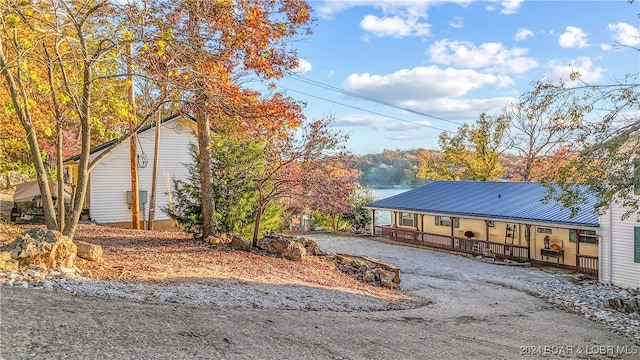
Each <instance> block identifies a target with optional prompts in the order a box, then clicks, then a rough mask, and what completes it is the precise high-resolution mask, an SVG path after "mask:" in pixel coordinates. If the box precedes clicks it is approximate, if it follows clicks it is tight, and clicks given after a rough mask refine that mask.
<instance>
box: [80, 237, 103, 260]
mask: <svg viewBox="0 0 640 360" xmlns="http://www.w3.org/2000/svg"><path fill="white" fill-rule="evenodd" d="M75 244H76V246H77V249H78V257H80V258H82V259H85V260H89V261H102V246H100V245H95V244H89V243H86V242H84V241H76V242H75Z"/></svg>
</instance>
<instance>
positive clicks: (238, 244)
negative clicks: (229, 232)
mask: <svg viewBox="0 0 640 360" xmlns="http://www.w3.org/2000/svg"><path fill="white" fill-rule="evenodd" d="M231 248H232V249H234V250H241V251H251V240H249V239H247V238H245V237H244V236H240V235H233V237H232V238H231Z"/></svg>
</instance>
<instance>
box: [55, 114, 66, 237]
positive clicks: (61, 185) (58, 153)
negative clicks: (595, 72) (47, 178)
mask: <svg viewBox="0 0 640 360" xmlns="http://www.w3.org/2000/svg"><path fill="white" fill-rule="evenodd" d="M56 133H57V134H56V158H57V160H56V161H57V165H56V168H57V169H58V204H57V205H58V206H57V208H58V209H57V210H58V218H57V219H58V226H59V227H60V228H61V229H63V228H64V221H65V218H64V216H65V213H64V212H65V204H64V195H65V191H64V183H65V182H64V169H63V166H64V164H63V161H62V127H61V126H60V124H59V123H58V126H57V130H56Z"/></svg>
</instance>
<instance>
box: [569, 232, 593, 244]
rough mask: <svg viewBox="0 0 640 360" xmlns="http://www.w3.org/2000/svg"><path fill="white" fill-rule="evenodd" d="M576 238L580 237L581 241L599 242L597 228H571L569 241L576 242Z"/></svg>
mask: <svg viewBox="0 0 640 360" xmlns="http://www.w3.org/2000/svg"><path fill="white" fill-rule="evenodd" d="M576 238H579V239H580V242H581V243H587V244H597V243H598V235H596V232H595V230H571V231H570V232H569V242H572V243H574V242H576Z"/></svg>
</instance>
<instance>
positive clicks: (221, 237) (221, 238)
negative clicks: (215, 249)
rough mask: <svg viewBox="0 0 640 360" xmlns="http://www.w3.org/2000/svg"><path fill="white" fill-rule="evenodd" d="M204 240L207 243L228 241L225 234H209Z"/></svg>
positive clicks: (214, 243)
mask: <svg viewBox="0 0 640 360" xmlns="http://www.w3.org/2000/svg"><path fill="white" fill-rule="evenodd" d="M205 242H207V243H208V244H209V245H220V244H224V243H227V242H229V238H228V237H227V234H220V235H219V236H213V235H209V236H207V238H206V239H205Z"/></svg>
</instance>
